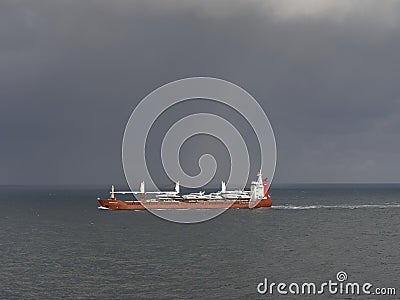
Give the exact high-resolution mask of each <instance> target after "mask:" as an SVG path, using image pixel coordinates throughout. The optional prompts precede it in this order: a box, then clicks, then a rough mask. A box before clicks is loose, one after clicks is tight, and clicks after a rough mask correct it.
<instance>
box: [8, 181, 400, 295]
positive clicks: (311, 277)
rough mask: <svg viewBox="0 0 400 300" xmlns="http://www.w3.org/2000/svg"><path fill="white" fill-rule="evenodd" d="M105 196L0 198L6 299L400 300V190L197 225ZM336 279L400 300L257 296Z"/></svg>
mask: <svg viewBox="0 0 400 300" xmlns="http://www.w3.org/2000/svg"><path fill="white" fill-rule="evenodd" d="M107 188H108V187H87V188H78V189H77V188H66V187H64V188H63V187H1V188H0V205H1V209H0V298H1V299H61V298H62V299H268V298H269V299H275V298H282V299H285V298H287V299H303V298H318V299H327V298H330V299H400V296H399V293H400V279H399V278H400V276H399V275H400V256H399V255H400V250H399V249H400V247H399V246H400V234H399V231H400V186H395V185H394V186H390V185H384V186H351V185H348V186H297V187H296V186H292V187H279V188H278V187H276V188H272V190H271V192H270V193H271V196H272V197H273V198H274V201H275V202H274V207H273V208H271V209H260V210H228V211H226V212H225V213H223V214H222V215H221V216H219V217H217V218H215V219H213V220H210V221H207V222H203V223H199V224H191V225H184V224H175V223H171V222H168V221H164V220H162V219H159V218H158V217H156V216H154V215H152V214H151V213H149V212H147V211H115V212H110V211H99V210H97V206H98V204H97V201H96V198H97V197H100V196H105V195H107V192H108V191H107ZM339 271H344V272H346V273H347V275H348V280H347V281H351V282H359V283H363V282H370V283H372V284H373V286H374V287H394V288H396V289H397V295H396V296H376V295H374V296H373V295H371V296H366V295H363V296H353V295H340V294H337V295H329V294H325V295H320V296H308V297H305V296H292V295H278V294H277V293H276V292H275V293H274V294H273V295H269V294H266V295H260V294H258V293H257V285H258V283H260V282H261V281H263V280H264V278H268V281H270V282H276V283H279V282H286V283H292V282H296V283H299V284H301V283H303V282H315V283H316V284H318V283H321V282H325V281H328V280H329V279H331V280H335V279H336V274H337V273H338V272H339Z"/></svg>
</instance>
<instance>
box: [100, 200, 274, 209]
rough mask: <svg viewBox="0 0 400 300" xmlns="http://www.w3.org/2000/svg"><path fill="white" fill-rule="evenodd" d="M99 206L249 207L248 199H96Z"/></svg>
mask: <svg viewBox="0 0 400 300" xmlns="http://www.w3.org/2000/svg"><path fill="white" fill-rule="evenodd" d="M98 201H99V203H100V205H101V208H104V209H110V210H129V209H133V210H141V209H210V208H249V202H248V201H234V202H233V203H232V201H196V202H181V201H149V202H146V203H145V205H143V204H142V203H141V202H140V201H121V200H117V199H107V200H98ZM271 206H272V199H271V198H265V199H262V200H261V201H260V202H259V203H258V204H257V205H256V206H255V207H254V208H263V207H271Z"/></svg>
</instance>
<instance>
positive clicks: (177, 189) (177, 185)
mask: <svg viewBox="0 0 400 300" xmlns="http://www.w3.org/2000/svg"><path fill="white" fill-rule="evenodd" d="M175 192H177V193H178V194H179V181H178V182H177V183H176V184H175Z"/></svg>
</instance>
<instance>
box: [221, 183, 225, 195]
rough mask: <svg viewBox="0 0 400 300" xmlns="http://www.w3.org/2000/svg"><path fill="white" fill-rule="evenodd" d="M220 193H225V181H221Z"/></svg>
mask: <svg viewBox="0 0 400 300" xmlns="http://www.w3.org/2000/svg"><path fill="white" fill-rule="evenodd" d="M221 193H226V184H225V181H221Z"/></svg>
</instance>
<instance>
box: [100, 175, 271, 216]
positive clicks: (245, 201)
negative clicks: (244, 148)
mask: <svg viewBox="0 0 400 300" xmlns="http://www.w3.org/2000/svg"><path fill="white" fill-rule="evenodd" d="M257 176H258V178H257V181H253V182H252V183H251V188H250V190H249V191H246V190H233V191H227V190H226V184H225V182H222V183H221V190H220V191H218V192H215V193H210V194H205V193H204V192H197V193H190V194H186V195H181V193H180V186H179V182H177V183H176V185H175V190H174V191H165V192H162V191H161V192H145V188H144V182H142V183H141V184H140V191H137V192H135V191H115V190H114V186H113V185H112V186H111V192H110V197H109V199H105V200H102V199H100V198H98V199H97V200H98V202H99V203H100V206H99V207H98V208H99V209H101V210H143V209H215V208H219V209H220V208H247V209H249V208H266V207H271V206H272V199H271V197H270V195H269V193H268V182H267V180H266V179H262V174H261V172H259V173H258V175H257ZM118 194H133V195H135V196H136V195H138V196H139V199H136V197H135V199H133V200H119V199H117V197H116V195H118ZM147 195H155V197H153V198H150V199H146V196H147Z"/></svg>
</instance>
